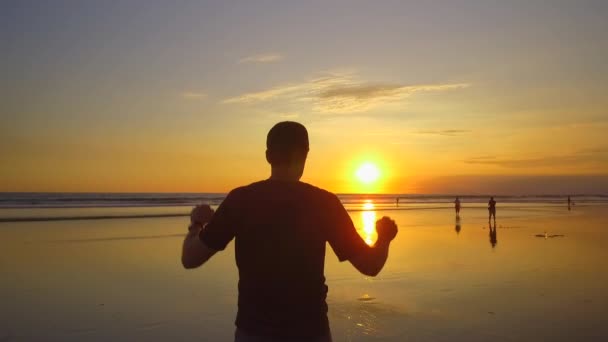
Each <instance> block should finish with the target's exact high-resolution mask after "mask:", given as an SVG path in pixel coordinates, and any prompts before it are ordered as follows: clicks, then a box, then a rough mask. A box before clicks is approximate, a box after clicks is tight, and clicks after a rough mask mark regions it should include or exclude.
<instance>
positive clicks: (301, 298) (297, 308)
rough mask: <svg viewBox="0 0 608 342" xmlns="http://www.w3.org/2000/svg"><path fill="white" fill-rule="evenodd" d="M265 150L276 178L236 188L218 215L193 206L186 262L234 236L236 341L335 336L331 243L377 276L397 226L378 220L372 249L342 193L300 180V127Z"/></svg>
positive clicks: (276, 132) (285, 130)
mask: <svg viewBox="0 0 608 342" xmlns="http://www.w3.org/2000/svg"><path fill="white" fill-rule="evenodd" d="M266 148H267V149H266V160H267V161H268V162H269V163H270V165H271V176H270V178H269V179H267V180H263V181H260V182H256V183H253V184H250V185H247V186H244V187H240V188H237V189H234V190H232V191H231V192H230V193H229V194H228V196H227V197H226V198H225V199H224V201H223V202H222V204H221V205H220V206H219V208H218V209H217V212H215V213H214V212H213V210H211V208H210V207H209V206H207V205H200V206H197V207H195V208H194V209H193V210H192V213H191V225H190V227H189V231H188V234H187V236H186V238H185V240H184V244H183V249H182V264H183V265H184V267H185V268H196V267H199V266H201V265H202V264H204V263H205V262H206V261H207V260H208V259H209V258H210V257H211V256H213V255H214V254H215V253H216V252H217V251H220V250H223V249H224V248H225V247H226V245H227V244H228V243H229V242H230V241H231V240H232V239H233V238H235V241H236V242H235V255H236V263H237V266H238V269H239V285H238V288H239V298H238V313H237V317H236V322H235V324H236V327H237V328H236V332H235V341H243V342H244V341H292V340H293V341H331V333H330V331H329V321H328V318H327V304H326V301H325V298H326V296H327V286H326V285H325V276H324V262H325V247H326V242H328V243H329V245H330V246H331V247H332V249H333V250H334V252H335V253H336V255H337V257H338V259H339V260H340V261H345V260H348V261H350V262H351V264H352V265H353V266H354V267H355V268H356V269H357V270H359V271H360V272H361V273H363V274H365V275H368V276H375V275H377V274H378V273H379V272H380V270H381V269H382V267H383V266H384V264H385V262H386V259H387V257H388V250H389V245H390V242H391V241H392V240H393V238H394V237H395V236H396V234H397V226H396V224H395V222H394V221H393V220H391V219H390V218H388V217H383V218H382V219H381V220H378V221H377V222H376V229H377V231H378V240H377V242H376V244H375V245H374V246H368V245H367V244H365V242H364V241H363V239H362V238H361V237H360V236H359V235H358V233H357V231H356V229H355V227H354V225H353V222H352V220H351V219H350V216H349V215H348V213H347V212H346V210H345V209H344V206H343V205H342V203H341V202H340V200H339V199H338V197H337V196H336V195H334V194H332V193H330V192H327V191H325V190H322V189H319V188H317V187H314V186H312V185H309V184H306V183H303V182H300V178H301V177H302V173H303V171H304V165H305V162H306V157H307V155H308V132H307V131H306V128H305V127H304V126H302V125H301V124H299V123H296V122H289V121H287V122H280V123H278V124H276V125H275V126H274V127H273V128H272V129H271V130H270V131H269V132H268V136H267V140H266Z"/></svg>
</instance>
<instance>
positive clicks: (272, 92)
mask: <svg viewBox="0 0 608 342" xmlns="http://www.w3.org/2000/svg"><path fill="white" fill-rule="evenodd" d="M469 86H470V85H469V84H468V83H455V84H428V85H425V84H423V85H401V84H390V83H374V82H367V81H364V80H361V79H360V78H358V77H357V75H356V74H354V73H328V74H326V75H323V76H321V77H317V78H314V79H311V80H309V81H306V82H302V83H295V84H294V83H292V84H287V85H284V86H279V87H274V88H270V89H267V90H262V91H258V92H251V93H245V94H242V95H239V96H235V97H231V98H228V99H226V100H224V101H223V102H224V103H232V104H234V103H241V104H253V103H256V102H266V101H273V100H274V101H280V100H290V101H301V102H308V103H310V105H311V109H312V110H313V111H316V112H321V113H355V112H362V111H366V110H368V109H371V108H373V107H376V106H379V105H382V104H386V103H390V102H396V101H402V100H404V99H406V98H408V97H410V96H412V95H413V94H415V93H418V92H439V91H447V90H455V89H462V88H466V87H469Z"/></svg>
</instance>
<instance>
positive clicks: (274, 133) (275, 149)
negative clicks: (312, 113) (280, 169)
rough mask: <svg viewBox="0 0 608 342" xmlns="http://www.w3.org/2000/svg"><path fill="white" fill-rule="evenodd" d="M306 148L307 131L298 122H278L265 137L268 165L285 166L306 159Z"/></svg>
mask: <svg viewBox="0 0 608 342" xmlns="http://www.w3.org/2000/svg"><path fill="white" fill-rule="evenodd" d="M308 148H309V146H308V131H307V130H306V127H304V125H302V124H300V123H298V122H293V121H283V122H279V123H277V124H276V125H274V126H273V127H272V128H271V129H270V131H269V132H268V136H267V137H266V149H267V151H268V155H269V158H268V159H269V160H268V161H269V162H270V164H287V163H291V162H293V161H295V160H297V159H301V158H306V154H307V153H308Z"/></svg>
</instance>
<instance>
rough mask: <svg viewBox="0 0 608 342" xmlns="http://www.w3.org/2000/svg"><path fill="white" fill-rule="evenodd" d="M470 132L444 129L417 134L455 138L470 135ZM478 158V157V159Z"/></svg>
mask: <svg viewBox="0 0 608 342" xmlns="http://www.w3.org/2000/svg"><path fill="white" fill-rule="evenodd" d="M471 132H472V131H471V130H468V129H444V130H438V131H420V132H418V134H428V135H441V136H445V137H455V136H458V135H463V134H468V133H471ZM478 158H479V157H478Z"/></svg>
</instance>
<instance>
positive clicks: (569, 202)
mask: <svg viewBox="0 0 608 342" xmlns="http://www.w3.org/2000/svg"><path fill="white" fill-rule="evenodd" d="M571 205H572V200H571V199H570V195H568V211H570V208H571Z"/></svg>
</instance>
